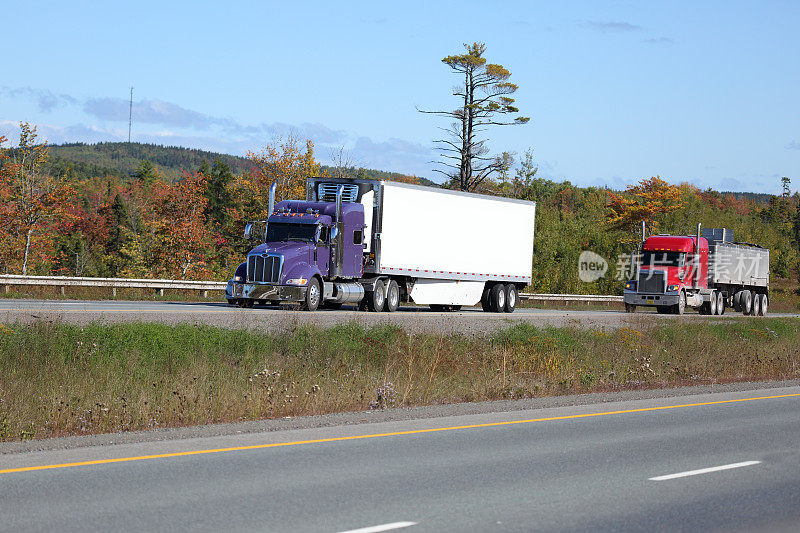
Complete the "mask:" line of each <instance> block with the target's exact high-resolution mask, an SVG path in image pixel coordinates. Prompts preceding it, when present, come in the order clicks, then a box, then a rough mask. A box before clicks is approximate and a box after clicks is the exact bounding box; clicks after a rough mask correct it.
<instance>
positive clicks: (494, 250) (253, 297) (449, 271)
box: [226, 178, 535, 312]
mask: <svg viewBox="0 0 800 533" xmlns="http://www.w3.org/2000/svg"><path fill="white" fill-rule="evenodd" d="M271 191H272V192H271V198H274V188H273V189H271ZM272 202H273V200H271V204H270V205H273V203H272ZM476 210H477V211H476ZM269 212H270V213H271V214H270V216H269V218H268V219H267V220H266V221H262V224H265V225H266V231H264V232H263V233H261V232H256V231H254V229H253V228H255V227H257V225H258V224H256V223H253V224H249V225H248V228H247V229H246V236H248V238H251V239H252V238H258V239H259V240H263V242H261V243H260V244H258V245H257V246H255V247H254V248H253V249H252V250H251V251H250V252H249V254H248V256H247V260H246V261H245V262H244V263H242V264H241V265H240V266H239V268H237V270H236V273H235V275H234V277H233V278H232V279H231V280H230V281H229V282H228V287H227V289H226V298H227V299H228V302H229V303H231V304H238V305H240V306H243V307H251V306H252V305H253V303H255V302H258V303H271V304H277V303H280V302H298V303H300V304H301V306H302V307H303V308H305V309H310V310H314V309H317V308H318V307H320V306H325V307H333V308H335V307H340V306H341V305H343V304H358V306H359V308H361V309H369V310H373V311H395V310H396V309H397V308H398V306H399V305H400V303H401V302H415V303H418V304H423V305H430V306H431V308H433V309H437V310H456V309H460V307H461V306H462V305H475V304H477V303H478V302H481V304H482V307H483V308H484V310H486V311H495V312H512V311H513V310H514V308H515V307H516V303H517V300H518V291H519V289H521V288H522V287H524V286H525V285H527V284H528V283H529V282H530V279H531V278H530V268H531V262H532V254H533V226H534V216H535V203H533V202H520V201H508V200H507V199H502V198H495V197H489V196H483V195H477V194H470V193H460V192H459V193H456V192H454V191H444V190H442V191H440V190H437V189H434V188H429V187H421V186H415V185H408V184H403V183H395V182H384V181H380V180H353V179H330V178H309V180H308V186H307V199H306V200H304V201H298V200H287V201H282V202H279V203H278V204H277V205H275V206H274V208H272V207H271V208H270V209H269ZM481 212H483V213H486V217H485V218H482V217H481V216H480V215H481ZM476 213H477V215H478V216H476ZM503 218H505V219H507V220H508V221H509V222H510V223H512V224H513V225H512V226H511V227H510V228H509V229H505V227H504V226H502V225H499V222H501V221H502V219H503ZM487 224H498V225H497V226H487ZM471 229H473V230H472V231H471ZM498 230H500V231H498ZM256 233H259V235H258V236H257V235H256ZM482 233H492V234H493V235H494V237H493V238H492V239H485V241H484V240H482V239H484V237H485V236H484V235H482ZM262 235H263V238H262V237H261V236H262ZM486 242H488V244H486ZM512 245H513V246H512ZM506 250H509V251H506Z"/></svg>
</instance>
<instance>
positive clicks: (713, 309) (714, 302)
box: [709, 292, 717, 315]
mask: <svg viewBox="0 0 800 533" xmlns="http://www.w3.org/2000/svg"><path fill="white" fill-rule="evenodd" d="M709 303H710V304H711V314H712V315H716V314H717V293H716V292H712V293H711V301H710V302H709Z"/></svg>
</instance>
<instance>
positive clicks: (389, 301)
mask: <svg viewBox="0 0 800 533" xmlns="http://www.w3.org/2000/svg"><path fill="white" fill-rule="evenodd" d="M398 307H400V287H399V286H398V285H397V282H396V281H395V280H390V281H389V286H388V288H387V289H386V304H385V305H384V307H383V310H384V311H386V312H388V313H394V312H395V311H397V308H398Z"/></svg>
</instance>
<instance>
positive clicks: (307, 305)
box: [301, 278, 322, 311]
mask: <svg viewBox="0 0 800 533" xmlns="http://www.w3.org/2000/svg"><path fill="white" fill-rule="evenodd" d="M321 301H322V294H320V290H319V280H318V279H317V278H311V279H310V280H309V282H308V288H307V289H306V299H305V300H303V303H302V304H301V307H302V308H303V311H316V310H317V309H319V304H320V302H321Z"/></svg>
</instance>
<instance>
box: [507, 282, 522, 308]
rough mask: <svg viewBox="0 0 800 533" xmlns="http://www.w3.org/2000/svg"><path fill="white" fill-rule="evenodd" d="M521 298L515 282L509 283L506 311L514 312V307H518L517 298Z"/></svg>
mask: <svg viewBox="0 0 800 533" xmlns="http://www.w3.org/2000/svg"><path fill="white" fill-rule="evenodd" d="M518 299H519V293H518V292H517V287H516V285H514V284H513V283H509V284H508V285H506V307H505V310H506V313H513V312H514V309H516V308H517V300H518Z"/></svg>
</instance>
